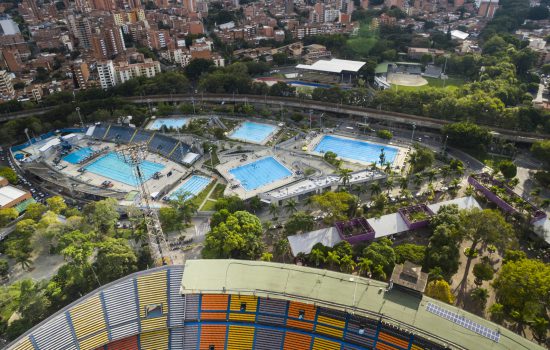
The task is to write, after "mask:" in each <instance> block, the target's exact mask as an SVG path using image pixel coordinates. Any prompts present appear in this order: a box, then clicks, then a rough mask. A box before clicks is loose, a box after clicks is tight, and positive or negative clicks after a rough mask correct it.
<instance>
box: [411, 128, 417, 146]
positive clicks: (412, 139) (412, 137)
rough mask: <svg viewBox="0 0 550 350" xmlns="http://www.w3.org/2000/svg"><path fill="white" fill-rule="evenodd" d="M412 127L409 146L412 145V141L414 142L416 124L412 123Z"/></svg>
mask: <svg viewBox="0 0 550 350" xmlns="http://www.w3.org/2000/svg"><path fill="white" fill-rule="evenodd" d="M412 127H413V132H412V135H411V144H412V143H413V141H414V130H415V129H416V123H413V124H412Z"/></svg>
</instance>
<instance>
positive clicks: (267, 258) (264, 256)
mask: <svg viewBox="0 0 550 350" xmlns="http://www.w3.org/2000/svg"><path fill="white" fill-rule="evenodd" d="M272 259H273V254H271V253H269V252H264V253H262V256H261V257H260V260H261V261H268V262H269V261H271V260H272Z"/></svg>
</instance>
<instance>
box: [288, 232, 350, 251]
mask: <svg viewBox="0 0 550 350" xmlns="http://www.w3.org/2000/svg"><path fill="white" fill-rule="evenodd" d="M341 240H342V239H341V238H340V235H339V234H338V231H337V230H336V228H335V227H329V228H324V229H321V230H317V231H311V232H308V233H303V234H298V235H292V236H288V242H289V243H290V250H291V251H292V255H294V256H296V255H298V253H304V254H309V252H311V248H313V246H314V245H316V244H317V243H322V244H323V245H324V246H326V247H334V245H336V244H337V243H338V242H340V241H341Z"/></svg>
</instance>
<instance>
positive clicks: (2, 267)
mask: <svg viewBox="0 0 550 350" xmlns="http://www.w3.org/2000/svg"><path fill="white" fill-rule="evenodd" d="M9 272H10V265H9V264H8V261H7V260H6V259H0V277H6V276H8V273H9Z"/></svg>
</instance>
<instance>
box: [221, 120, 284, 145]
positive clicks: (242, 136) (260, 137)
mask: <svg viewBox="0 0 550 350" xmlns="http://www.w3.org/2000/svg"><path fill="white" fill-rule="evenodd" d="M275 129H276V127H275V126H273V125H269V124H261V123H254V122H244V123H242V124H241V125H240V126H239V127H238V128H237V130H235V131H234V132H233V133H232V134H231V135H229V137H231V138H232V139H236V140H242V141H247V142H253V143H264V142H265V141H267V138H268V137H269V135H271V134H272V133H273V131H275Z"/></svg>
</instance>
